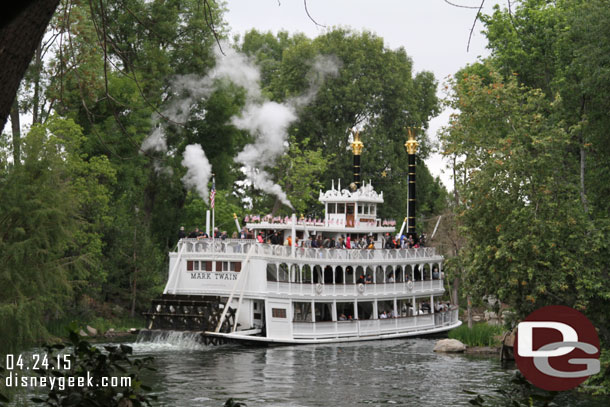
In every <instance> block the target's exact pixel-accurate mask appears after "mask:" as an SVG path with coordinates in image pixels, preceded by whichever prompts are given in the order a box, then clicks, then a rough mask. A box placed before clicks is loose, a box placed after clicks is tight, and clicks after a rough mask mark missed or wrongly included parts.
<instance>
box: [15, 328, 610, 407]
mask: <svg viewBox="0 0 610 407" xmlns="http://www.w3.org/2000/svg"><path fill="white" fill-rule="evenodd" d="M434 343H435V340H434V339H402V340H391V341H372V342H360V343H346V344H334V345H333V344H328V345H306V346H277V347H269V348H266V347H247V346H245V345H223V346H217V347H214V346H204V345H202V344H200V343H198V342H197V341H196V340H195V336H194V335H192V334H188V333H177V332H171V333H167V334H164V335H163V336H155V337H153V338H152V339H151V338H148V339H138V341H137V342H136V343H133V344H130V345H131V346H132V347H133V350H134V356H135V357H141V356H153V357H154V362H155V367H156V368H157V370H156V371H154V372H146V375H147V376H144V377H143V379H144V383H145V384H148V385H150V386H151V387H152V388H153V389H154V390H155V394H156V395H157V396H158V397H159V402H158V403H155V404H154V405H158V406H168V407H169V406H172V407H174V406H180V407H194V406H197V407H202V406H205V407H207V406H213V407H220V406H222V405H223V404H224V403H225V401H226V400H227V399H229V398H234V399H236V400H238V401H242V402H245V403H246V404H247V405H248V407H256V406H265V407H268V406H282V407H283V406H293V407H297V406H303V407H305V406H306V407H315V406H324V407H327V406H358V405H363V406H368V405H372V406H381V405H396V406H434V407H443V406H468V405H470V404H469V403H468V400H470V399H471V398H473V396H472V395H469V394H466V393H464V390H470V391H475V392H477V393H480V394H496V393H495V392H494V390H496V389H499V388H506V386H507V383H508V382H509V379H510V378H512V376H513V374H514V369H515V368H514V366H513V367H511V368H508V369H503V368H502V367H501V366H500V363H499V361H498V359H497V358H495V357H494V358H489V357H477V356H468V355H448V354H437V353H434V352H432V349H433V347H434ZM97 346H98V347H99V348H100V349H103V344H100V345H97ZM34 395H35V394H34V393H32V392H24V391H19V392H18V393H17V394H16V395H15V398H14V400H13V402H12V403H11V406H22V405H25V404H26V401H27V400H29V398H30V397H32V396H34ZM555 402H556V405H557V406H573V407H585V406H587V407H602V406H603V407H606V406H608V405H610V403H608V399H605V400H603V399H590V398H587V397H584V396H582V395H577V394H575V393H569V392H565V393H561V394H560V396H559V397H558V398H557V399H555Z"/></svg>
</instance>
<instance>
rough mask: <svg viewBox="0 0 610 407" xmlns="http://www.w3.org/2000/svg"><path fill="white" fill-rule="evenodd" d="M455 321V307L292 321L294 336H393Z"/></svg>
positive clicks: (456, 318) (315, 337) (323, 337)
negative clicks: (408, 314)
mask: <svg viewBox="0 0 610 407" xmlns="http://www.w3.org/2000/svg"><path fill="white" fill-rule="evenodd" d="M457 321H458V309H457V308H456V309H451V310H449V311H443V312H437V313H434V314H423V315H417V316H411V317H401V318H389V319H364V320H353V321H332V322H293V330H292V332H293V337H294V339H325V338H350V337H361V336H372V335H392V334H400V333H408V332H417V331H422V332H425V331H428V330H432V329H435V328H442V327H449V326H452V325H455V324H456V323H457Z"/></svg>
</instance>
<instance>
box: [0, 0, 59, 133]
mask: <svg viewBox="0 0 610 407" xmlns="http://www.w3.org/2000/svg"><path fill="white" fill-rule="evenodd" d="M58 4H59V0H39V1H30V2H26V3H25V4H23V3H22V4H21V5H19V3H17V4H15V5H14V7H15V8H17V12H16V13H14V14H9V16H8V18H7V17H3V20H2V26H1V28H0V84H1V85H0V86H2V88H1V91H0V132H1V131H2V130H4V125H5V124H6V121H7V118H8V116H9V113H10V111H11V107H12V104H13V100H14V99H15V95H16V94H17V89H18V88H19V84H20V83H21V79H22V78H23V75H24V74H25V71H26V69H27V68H28V65H29V64H30V61H31V60H32V56H33V55H34V52H35V51H36V47H37V46H38V44H40V41H41V39H42V36H43V35H44V33H45V30H46V28H47V25H48V24H49V21H50V20H51V17H52V16H53V13H54V12H55V9H56V8H57V5H58ZM9 9H10V7H9ZM4 11H6V10H4ZM4 11H3V13H4ZM7 20H8V21H7Z"/></svg>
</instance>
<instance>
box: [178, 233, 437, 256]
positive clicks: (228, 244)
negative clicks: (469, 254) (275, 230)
mask: <svg viewBox="0 0 610 407" xmlns="http://www.w3.org/2000/svg"><path fill="white" fill-rule="evenodd" d="M184 245H186V248H185V253H202V254H228V255H233V254H245V253H246V252H248V250H249V249H250V247H251V246H252V245H254V251H253V253H252V255H253V256H257V257H263V256H264V257H280V258H297V259H307V260H325V261H326V260H335V261H350V260H354V261H358V262H362V261H365V262H366V261H367V260H368V261H392V260H405V259H423V258H429V257H434V256H435V255H436V248H434V247H420V248H417V249H325V248H316V249H314V248H304V247H296V248H295V250H294V256H293V254H292V247H290V246H281V245H271V244H265V243H257V242H256V240H253V239H226V240H221V239H182V240H181V241H180V242H179V243H178V251H180V249H181V248H182V247H183V246H184Z"/></svg>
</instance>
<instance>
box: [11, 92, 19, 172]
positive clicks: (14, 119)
mask: <svg viewBox="0 0 610 407" xmlns="http://www.w3.org/2000/svg"><path fill="white" fill-rule="evenodd" d="M11 128H12V131H13V163H14V164H15V165H19V164H20V163H21V122H20V120H19V103H18V100H17V96H15V100H14V101H13V106H12V108H11Z"/></svg>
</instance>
